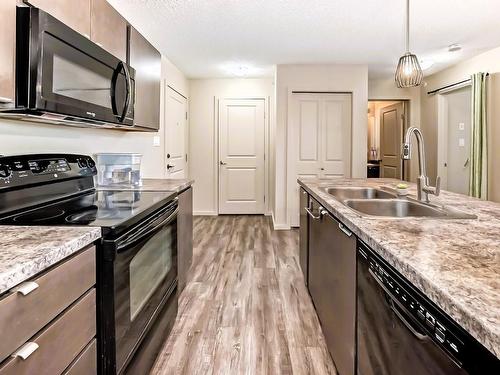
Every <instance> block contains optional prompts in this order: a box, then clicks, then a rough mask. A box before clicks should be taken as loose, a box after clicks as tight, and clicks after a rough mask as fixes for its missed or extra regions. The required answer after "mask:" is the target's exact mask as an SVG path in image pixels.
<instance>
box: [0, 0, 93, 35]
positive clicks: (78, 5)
mask: <svg viewBox="0 0 500 375" xmlns="http://www.w3.org/2000/svg"><path fill="white" fill-rule="evenodd" d="M2 1H3V0H2ZM24 2H25V3H26V4H29V5H32V6H34V7H37V8H40V9H41V10H43V11H45V12H47V13H49V14H50V15H52V16H53V17H55V18H57V19H58V20H59V21H61V22H63V23H65V24H66V25H67V26H69V27H71V28H72V29H74V30H76V31H78V32H79V33H80V34H83V35H85V36H86V37H87V38H90V0H78V1H68V0H25V1H24Z"/></svg>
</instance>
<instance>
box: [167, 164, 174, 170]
mask: <svg viewBox="0 0 500 375" xmlns="http://www.w3.org/2000/svg"><path fill="white" fill-rule="evenodd" d="M174 167H175V165H173V164H167V169H172V168H174Z"/></svg>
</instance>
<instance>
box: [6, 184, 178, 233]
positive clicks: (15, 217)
mask: <svg viewBox="0 0 500 375" xmlns="http://www.w3.org/2000/svg"><path fill="white" fill-rule="evenodd" d="M175 196H176V193H174V192H152V191H116V190H95V189H92V190H90V191H86V192H83V193H77V194H76V195H73V196H70V197H66V198H60V199H55V200H52V201H49V202H45V203H42V204H40V205H35V206H31V207H24V208H22V209H21V210H18V211H17V212H12V211H11V212H7V213H4V215H3V216H0V225H6V224H7V225H55V226H58V225H90V226H94V227H101V228H102V230H103V234H104V235H111V234H112V235H115V236H116V235H118V234H119V233H121V232H123V231H124V230H126V229H127V228H130V227H131V226H132V225H134V224H136V223H138V222H140V221H141V220H142V219H144V218H145V217H147V216H148V215H149V214H150V213H152V212H154V211H155V210H157V209H158V208H160V207H161V206H162V205H163V204H164V203H165V202H167V201H170V200H171V199H172V198H175Z"/></svg>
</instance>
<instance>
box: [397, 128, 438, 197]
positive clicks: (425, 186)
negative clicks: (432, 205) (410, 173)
mask: <svg viewBox="0 0 500 375" xmlns="http://www.w3.org/2000/svg"><path fill="white" fill-rule="evenodd" d="M413 133H414V134H415V137H416V138H417V144H418V178H417V197H418V200H420V201H424V202H427V203H428V202H429V194H432V195H435V196H436V197H437V196H438V195H439V193H440V192H441V177H439V176H438V177H437V179H436V187H433V186H430V185H429V177H428V176H427V174H426V170H425V148H424V137H423V136H422V132H421V131H420V129H419V128H416V127H414V126H412V127H410V128H408V130H407V131H406V135H405V140H404V143H403V150H402V153H401V158H402V159H403V160H410V159H411V135H412V134H413Z"/></svg>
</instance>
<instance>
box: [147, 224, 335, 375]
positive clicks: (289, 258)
mask: <svg viewBox="0 0 500 375" xmlns="http://www.w3.org/2000/svg"><path fill="white" fill-rule="evenodd" d="M298 236H299V234H298V231H297V230H291V231H273V230H272V224H271V222H270V220H269V218H268V217H265V216H219V217H195V221H194V256H193V266H192V268H191V277H190V281H189V283H188V285H187V287H186V289H185V290H184V292H183V293H182V294H181V296H180V298H179V313H178V316H177V320H176V322H175V326H174V328H173V330H172V333H171V335H170V337H169V339H168V341H167V342H166V343H165V345H164V347H163V349H162V351H161V353H160V355H159V356H158V358H157V360H156V363H155V366H154V368H153V370H152V372H151V373H152V374H203V375H205V374H231V375H232V374H336V371H335V367H334V365H333V363H332V360H331V357H330V355H329V354H328V351H327V349H326V346H325V339H324V336H323V334H322V332H321V328H320V325H319V322H318V318H317V315H316V312H315V310H314V307H313V305H312V302H311V299H310V297H309V294H308V292H307V289H306V287H305V285H304V280H303V277H302V273H301V271H300V266H299V260H298Z"/></svg>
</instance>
